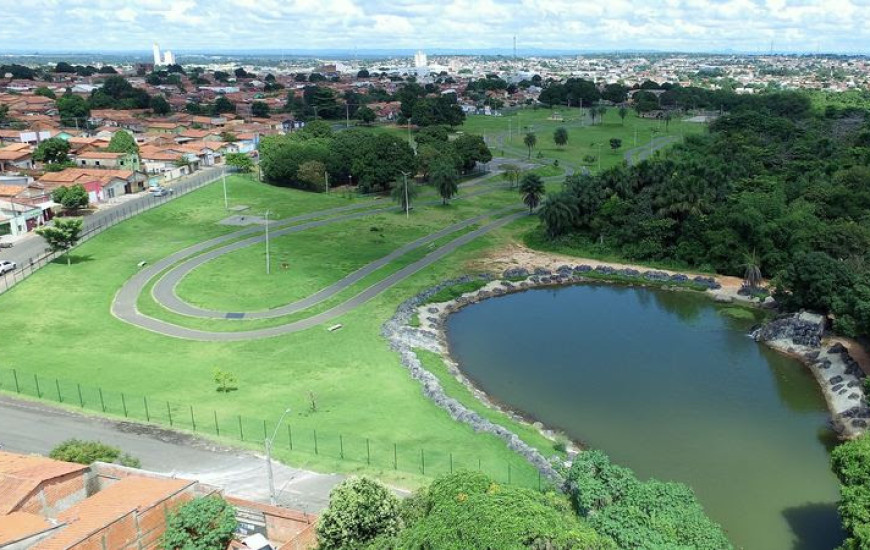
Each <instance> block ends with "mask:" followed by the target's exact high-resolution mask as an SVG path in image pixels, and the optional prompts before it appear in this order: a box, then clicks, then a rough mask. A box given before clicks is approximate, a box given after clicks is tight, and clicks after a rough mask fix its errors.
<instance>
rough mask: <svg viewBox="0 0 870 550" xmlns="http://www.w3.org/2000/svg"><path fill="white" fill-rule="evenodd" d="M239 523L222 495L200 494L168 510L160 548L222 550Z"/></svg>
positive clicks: (232, 509)
mask: <svg viewBox="0 0 870 550" xmlns="http://www.w3.org/2000/svg"><path fill="white" fill-rule="evenodd" d="M237 526H238V521H236V511H235V509H234V508H233V506H232V505H231V504H230V503H228V502H227V501H225V500H224V499H223V498H221V497H219V496H208V497H199V498H195V499H193V500H191V501H188V502H186V503H184V504H182V505H181V506H179V507H178V509H176V510H175V511H174V512H172V513H170V514H169V517H168V518H167V520H166V532H165V533H164V534H163V540H162V541H161V542H162V545H161V546H160V547H161V548H165V549H166V550H219V549H223V548H226V547H227V545H228V544H229V543H230V540H232V538H233V532H234V531H235V530H236V527H237Z"/></svg>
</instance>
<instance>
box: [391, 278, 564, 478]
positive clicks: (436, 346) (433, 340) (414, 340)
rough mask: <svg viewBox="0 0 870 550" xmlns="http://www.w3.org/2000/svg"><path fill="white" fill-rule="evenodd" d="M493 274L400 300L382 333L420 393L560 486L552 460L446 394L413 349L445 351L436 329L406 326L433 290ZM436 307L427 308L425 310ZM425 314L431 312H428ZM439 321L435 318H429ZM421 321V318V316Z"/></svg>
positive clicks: (451, 281)
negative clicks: (490, 436)
mask: <svg viewBox="0 0 870 550" xmlns="http://www.w3.org/2000/svg"><path fill="white" fill-rule="evenodd" d="M492 279H493V278H492V276H489V275H481V276H477V277H473V276H463V277H459V278H457V279H452V280H449V281H445V282H443V283H441V284H439V285H436V286H434V287H431V288H428V289H426V290H424V291H423V292H420V293H419V294H417V295H415V296H413V297H411V298H409V299H408V300H405V301H404V302H402V303H401V304H400V305H399V307H398V308H397V309H396V313H395V314H394V315H393V316H392V317H391V318H390V319H389V320H387V322H385V323H384V324H383V326H382V327H381V334H382V335H383V336H384V337H385V338H386V339H387V341H388V342H389V345H390V348H391V349H393V350H394V351H396V352H397V353H398V354H399V357H400V359H401V362H402V364H403V365H404V366H405V367H406V368H407V369H408V371H409V372H410V373H411V377H412V378H414V379H415V380H417V381H419V382H420V383H421V384H422V386H423V394H424V395H425V396H426V397H428V398H429V399H431V400H432V401H433V402H434V403H435V404H436V405H438V406H439V407H441V408H442V409H444V410H446V411H447V412H448V414H450V417H451V418H453V419H454V420H456V421H459V422H463V423H465V424H468V425H469V426H471V427H472V429H474V431H476V432H482V433H489V434H492V435H495V436H497V437H499V438H500V439H502V440H503V441H504V442H505V443H506V444H507V446H508V448H509V449H511V450H513V451H515V452H517V453H519V454H520V455H522V456H523V457H524V458H525V459H526V460H528V461H529V462H530V463H531V464H532V465H533V466H534V467H535V468H537V470H538V471H539V472H541V474H542V475H543V476H544V477H546V478H547V479H548V480H549V481H551V482H552V483H554V484H556V485H557V486H561V485H562V484H563V483H564V479H563V478H562V476H561V475H560V474H559V473H558V472H557V471H556V468H554V465H553V463H551V461H550V460H549V459H547V458H546V457H544V455H543V454H542V453H541V452H540V451H538V450H537V449H535V448H534V447H532V446H531V445H529V444H528V443H526V442H525V441H523V440H522V439H520V437H519V436H517V435H516V434H515V433H513V432H512V431H510V430H508V429H507V428H505V427H504V426H500V425H498V424H496V423H494V422H492V421H490V420H488V419H486V418H484V417H482V416H481V415H480V414H478V413H476V412H474V411H472V410H471V409H469V408H467V407H466V406H465V405H463V404H462V403H460V402H459V401H457V400H456V399H454V398H452V397H450V396H448V395H447V393H446V392H445V391H444V388H443V387H442V386H441V383H440V382H439V380H438V377H437V376H435V375H434V374H432V373H431V372H429V371H428V370H426V368H425V367H423V364H422V362H421V361H420V358H419V357H418V356H417V354H416V353H415V352H414V349H415V348H419V349H425V350H429V351H432V352H435V353H439V354H442V355H443V354H444V352H445V350H444V348H443V346H442V344H441V342H440V336H439V334H438V333H437V332H435V331H432V330H429V329H426V328H417V327H412V326H409V324H408V323H409V322H410V320H411V318H412V317H413V315H414V314H415V313H416V314H418V315H419V313H420V309H426V308H421V306H422V305H424V304H425V302H426V301H427V300H428V299H430V298H431V297H432V296H434V295H435V294H436V293H438V292H440V291H441V290H444V289H445V288H449V287H451V286H455V285H457V284H462V283H468V282H472V281H477V280H480V281H492ZM432 309H436V308H434V307H429V308H428V310H432ZM428 310H427V313H431V311H428ZM436 311H437V312H438V313H439V314H441V313H442V309H441V308H437V309H436ZM432 319H433V320H435V321H438V318H436V317H432ZM421 320H422V318H421Z"/></svg>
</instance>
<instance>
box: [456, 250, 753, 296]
mask: <svg viewBox="0 0 870 550" xmlns="http://www.w3.org/2000/svg"><path fill="white" fill-rule="evenodd" d="M566 264H569V265H570V264H586V265H589V266H592V267H593V268H594V267H597V266H599V265H606V266H610V267H613V268H615V269H637V270H638V271H645V270H648V269H651V268H649V267H646V266H642V265H636V264H625V263H615V262H603V261H600V260H593V259H592V258H579V257H577V256H568V255H566V254H556V253H553V252H541V251H539V250H533V249H531V248H529V247H527V246H525V245H523V244H520V243H518V242H512V243H510V244H509V245H507V246H504V247H502V248H497V249H495V250H492V251H490V252H488V253H487V254H485V255H483V256H482V257H480V258H479V259H477V260H474V261H472V262H470V263H469V268H471V269H473V270H476V271H492V272H495V273H502V272H504V270H506V269H510V268H512V267H528V266H535V267H545V268H547V269H550V270H555V269H556V268H557V267H559V266H561V265H566ZM656 271H663V272H665V273H667V274H669V275H673V274H675V273H682V274H684V275H688V276H690V277H694V276H695V275H702V276H707V274H704V273H696V272H692V271H679V272H677V271H671V270H668V269H656ZM715 277H716V280H717V281H718V282H719V283H720V284H721V285H722V288H721V289H719V290H716V291H711V292H714V293H716V294H727V295H732V294H733V295H736V294H737V291H738V290H740V287H741V286H743V280H742V279H740V277H729V276H723V275H716V276H715Z"/></svg>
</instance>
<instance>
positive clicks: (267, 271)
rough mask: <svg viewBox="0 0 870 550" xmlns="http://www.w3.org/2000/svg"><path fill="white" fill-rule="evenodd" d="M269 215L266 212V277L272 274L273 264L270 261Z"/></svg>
mask: <svg viewBox="0 0 870 550" xmlns="http://www.w3.org/2000/svg"><path fill="white" fill-rule="evenodd" d="M269 213H270V212H269V211H268V210H266V275H269V274H270V273H271V272H272V262H271V261H270V259H269Z"/></svg>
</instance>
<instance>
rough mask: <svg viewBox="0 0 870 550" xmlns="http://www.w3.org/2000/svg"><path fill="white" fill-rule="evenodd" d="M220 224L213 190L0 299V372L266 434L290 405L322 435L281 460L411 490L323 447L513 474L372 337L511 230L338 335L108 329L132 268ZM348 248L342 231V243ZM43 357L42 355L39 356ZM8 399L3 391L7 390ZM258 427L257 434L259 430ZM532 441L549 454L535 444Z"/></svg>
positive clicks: (277, 207)
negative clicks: (220, 383) (316, 443)
mask: <svg viewBox="0 0 870 550" xmlns="http://www.w3.org/2000/svg"><path fill="white" fill-rule="evenodd" d="M229 182H230V185H229V188H230V195H231V197H232V202H233V203H235V204H246V205H249V206H251V211H254V210H256V209H265V208H266V207H267V206H268V208H270V209H271V210H272V211H274V212H280V213H281V216H282V217H284V216H289V215H291V214H295V213H300V212H303V211H310V210H317V209H322V208H328V207H332V206H339V205H343V204H347V202H348V201H347V199H344V198H340V197H327V196H325V195H314V194H309V193H304V192H299V191H294V190H290V189H282V188H275V187H270V186H267V185H263V184H259V183H256V182H253V181H250V180H246V179H243V178H231V179H230V180H229ZM481 200H482V201H483V200H484V199H481ZM484 202H485V201H484ZM484 207H485V206H484V205H483V204H481V206H480V208H484ZM487 207H488V205H487ZM453 208H455V209H456V211H457V212H459V211H461V209H463V208H468V209H469V210H470V209H471V207H466V206H462V207H460V206H459V202H457V203H456V205H455V207H454V206H451V207H450V208H449V209H441V210H438V209H436V208H434V207H433V211H434V212H436V213H443V212H445V211H452V210H450V209H453ZM422 210H423V209H420V210H419V211H415V212H414V213H413V214H412V219H413V217H415V216H420V217H421V219H422V218H423V216H424V215H428V214H422ZM226 215H227V214H226V211H225V210H224V208H223V202H222V191H221V187H220V185H219V184H214V185H211V186H208V187H206V188H204V189H202V190H200V191H197V192H196V193H192V194H190V195H187V196H185V197H181V198H179V199H177V200H174V201H172V202H170V203H168V204H166V205H164V206H161V207H159V208H156V209H154V210H151V211H149V212H146V213H143V214H142V215H140V216H137V217H136V218H133V219H132V220H129V221H127V222H124V223H121V224H119V225H118V226H116V227H114V228H112V229H109V230H108V231H106V232H105V233H103V234H102V235H100V236H98V237H96V238H94V239H92V240H91V241H89V242H87V243H85V244H83V245H82V246H81V247H79V248H78V249H76V250H75V251H74V253H73V257H74V259H75V262H74V263H73V265H72V266H70V267H67V266H66V265H65V264H63V263H56V264H52V265H50V266H48V267H46V268H45V269H43V270H41V271H39V272H38V273H37V274H35V275H34V276H32V277H31V278H29V279H28V280H27V281H25V282H24V283H22V284H20V285H17V286H16V287H15V288H13V289H12V290H11V291H9V292H8V293H5V294H3V295H2V296H0V310H2V312H3V322H4V326H5V327H7V328H6V331H7V334H14V337H10V338H8V339H5V341H4V344H3V350H4V358H5V359H4V362H3V364H2V365H0V368H4V369H16V370H17V371H18V372H20V373H22V375H24V373H28V374H33V373H37V374H39V376H41V377H45V378H47V379H53V378H59V379H61V380H62V381H65V382H64V384H67V385H69V384H72V387H75V384H76V383H81V384H82V385H84V386H86V387H88V388H95V387H100V388H102V390H103V391H104V392H105V394H106V395H107V396H108V395H118V394H120V393H121V392H124V393H125V394H126V396H127V400H128V406H131V405H129V403H141V402H142V399H141V398H142V397H143V396H147V397H148V399H149V400H150V401H152V403H155V402H156V403H163V402H169V403H172V408H175V407H180V409H181V410H184V407H183V406H182V405H186V404H190V405H195V407H196V409H197V410H198V411H213V412H214V413H215V416H219V417H220V418H221V419H222V420H221V422H222V423H223V422H226V419H233V418H235V417H237V416H241V417H243V418H245V419H263V420H266V421H267V422H268V423H270V424H271V423H274V422H275V421H276V420H277V417H278V416H280V412H281V411H282V410H283V409H284V408H285V407H287V406H290V407H292V409H293V411H294V412H293V414H292V416H291V418H290V424H291V426H292V429H293V430H295V431H296V433H299V434H306V433H312V432H313V430H317V432H318V434H319V435H320V437H321V448H320V452H319V454H314V453H313V452H312V451H313V449H311V448H310V446H309V447H308V448H305V447H304V446H302V445H300V444H299V443H298V442H297V444H296V446H295V447H294V451H292V452H290V451H289V449H286V448H285V449H277V450H276V451H277V455H278V456H281V457H282V458H284V459H286V460H288V461H289V462H291V463H293V464H298V465H302V466H309V467H312V468H318V469H327V470H342V471H359V470H365V471H370V472H373V473H376V474H378V475H382V476H383V477H386V478H388V479H391V480H393V481H396V482H399V483H407V484H414V483H416V482H417V481H418V477H417V476H416V475H415V474H414V473H408V472H407V470H406V471H404V472H403V471H402V468H399V471H393V470H392V469H391V468H390V467H389V464H386V467H385V463H384V462H383V461H380V462H379V463H378V465H375V464H373V465H372V466H367V465H366V464H365V463H364V462H360V461H358V460H357V461H341V460H336V457H337V456H338V452H329V448H328V447H335V448H336V449H337V448H338V445H339V444H340V443H339V442H340V441H343V442H344V443H346V445H347V446H348V447H351V446H353V445H354V442H356V443H355V444H356V447H355V448H356V452H357V453H358V452H359V449H360V445H361V442H362V441H364V440H365V439H366V438H368V439H369V440H370V441H371V442H372V443H371V445H372V448H377V449H379V452H380V453H381V454H384V453H387V450H388V449H393V447H392V446H391V445H392V443H396V445H397V447H396V448H397V449H398V452H399V453H400V456H402V457H403V458H402V460H403V461H404V462H407V461H409V460H411V459H410V458H409V457H417V454H418V450H419V449H425V453H426V459H425V462H426V464H427V465H428V469H427V475H428V473H429V472H432V473H435V472H437V471H439V470H438V469H437V468H438V467H439V466H440V468H441V470H440V471H445V469H446V460H447V457H448V456H451V455H452V458H453V461H455V463H456V464H457V467H458V465H459V464H462V463H463V461H465V462H464V463H465V464H466V465H470V464H472V463H475V462H477V461H480V464H483V465H484V467H486V464H492V465H494V466H493V467H501V466H503V465H504V464H507V463H508V462H514V463H516V460H517V457H516V455H514V454H513V453H511V452H510V451H508V449H507V448H506V447H505V445H504V444H503V443H502V442H501V441H500V440H498V439H497V438H495V437H493V436H484V435H480V434H475V433H474V432H473V431H472V430H471V429H470V428H468V427H467V426H465V425H463V424H459V423H457V422H454V421H453V420H451V419H450V418H449V416H448V415H447V413H446V412H444V411H443V410H441V409H440V408H438V407H436V406H435V405H433V404H432V403H430V402H429V401H428V400H427V399H426V398H424V397H423V396H422V394H421V390H420V387H419V384H418V383H417V382H415V381H413V380H412V379H411V378H410V377H409V376H408V373H407V371H406V370H405V369H404V367H402V366H401V364H400V363H399V360H398V357H397V356H396V354H395V353H393V352H392V351H390V350H389V348H388V347H387V345H386V342H385V341H384V340H383V338H382V337H381V336H380V326H381V324H382V323H383V321H384V320H386V319H387V318H388V317H390V316H391V315H392V314H393V313H394V311H395V307H396V304H398V303H399V302H400V301H402V300H404V299H405V298H406V297H408V296H410V295H411V294H413V293H414V292H415V291H417V290H419V289H421V288H424V287H427V286H429V285H432V284H435V283H436V282H439V281H441V280H443V279H445V278H447V277H450V276H454V275H456V274H459V273H464V272H466V271H467V267H466V266H467V265H468V263H469V262H471V261H473V260H474V259H475V258H477V257H478V256H479V254H480V252H481V251H482V250H484V249H487V248H489V247H491V246H493V245H496V244H498V243H502V242H505V240H507V239H509V238H512V237H513V235H514V232H515V231H516V229H515V228H512V227H510V226H509V227H506V228H503V229H501V230H499V231H497V232H496V233H493V234H490V235H487V236H485V237H483V238H480V239H478V240H476V241H474V242H473V243H471V244H469V245H467V246H465V247H463V249H461V250H460V251H459V252H457V253H455V254H453V255H451V256H450V257H449V258H448V259H447V260H446V261H442V262H439V263H438V264H436V265H434V266H432V267H430V268H428V269H426V270H424V271H422V272H420V273H418V274H416V275H414V276H413V277H411V278H409V279H408V280H406V281H404V282H403V283H401V284H399V285H397V286H396V287H393V288H391V289H389V290H387V291H386V292H384V293H383V294H382V295H380V296H378V297H377V298H375V299H373V300H372V301H370V302H368V303H367V304H365V305H364V306H363V307H361V308H359V309H357V310H355V311H353V312H351V313H349V314H347V315H345V316H343V317H342V318H341V319H340V321H341V322H342V323H343V325H344V328H343V329H342V330H340V331H337V332H328V331H326V330H325V329H324V328H323V327H317V328H314V329H311V330H308V331H305V332H302V333H298V334H293V335H287V336H282V337H277V338H271V339H267V340H258V341H249V342H235V343H203V342H192V341H185V340H177V339H172V338H167V337H164V336H160V335H157V334H152V333H149V332H147V331H143V330H141V329H139V328H136V327H133V326H129V325H126V324H124V323H122V322H120V321H119V320H117V319H115V318H114V317H112V315H111V314H110V311H109V306H110V303H111V301H112V298H113V296H114V294H115V292H116V291H117V289H118V288H119V287H120V286H121V284H122V283H123V282H124V281H125V280H126V279H128V278H129V277H130V276H131V275H132V274H133V273H134V272H135V271H136V270H137V269H138V268H137V265H136V264H137V263H138V262H139V261H142V260H145V261H149V262H153V261H155V260H157V259H159V258H161V257H164V256H166V255H168V254H169V253H171V252H173V251H176V250H180V249H182V248H184V247H186V246H189V245H191V244H194V243H196V242H199V241H202V240H204V239H207V238H209V237H213V236H216V235H220V234H224V233H226V232H228V231H230V230H231V229H230V228H227V227H226V226H221V225H217V224H216V223H215V222H217V221H219V220H221V219H223V218H224V217H225V216H226ZM360 223H362V224H366V223H368V222H364V221H361V222H360ZM395 223H397V224H398V223H399V221H398V220H396V222H395ZM433 223H434V221H433ZM352 237H353V232H352V231H348V233H347V239H352ZM317 240H320V239H317ZM346 242H347V241H346ZM333 250H334V251H337V250H338V249H333ZM380 252H383V250H379V251H378V253H380ZM336 253H337V252H336ZM360 261H362V260H360ZM257 263H258V264H259V262H257ZM335 275H337V273H334V276H335ZM157 307H159V306H157ZM37 349H38V350H39V353H34V350H37ZM216 368H220V369H223V370H226V371H229V372H231V373H233V374H235V375H236V377H237V378H238V391H234V392H230V393H219V392H217V391H216V390H215V384H214V382H213V380H212V378H213V371H214V369H216ZM3 389H5V390H7V391H8V390H10V389H11V388H10V385H9V383H8V382H7V383H6V384H5V385H4V386H3ZM311 395H314V396H315V399H316V402H317V410H316V411H313V410H312V409H311V407H310V396H311ZM139 408H140V409H141V405H139ZM166 408H169V406H168V405H167V407H166ZM110 409H111V407H110ZM114 410H116V411H117V408H116V409H114ZM131 414H132V413H131ZM207 416H209V415H207ZM140 417H141V418H143V419H144V416H140ZM254 425H255V426H257V425H260V424H257V421H255V422H254ZM246 431H248V429H247V428H246ZM70 435H71V436H73V435H74V434H70ZM339 436H341V437H339ZM310 439H311V438H310V437H307V438H305V440H306V441H307V440H310ZM533 443H534V444H538V445H541V446H544V447H546V445H547V444H546V441H545V440H543V439H540V440H537V441H535V442H533ZM327 446H328V447H327ZM333 450H334V449H333ZM544 450H545V451H548V452H551V451H552V449H546V448H545V449H544ZM347 453H351V450H350V449H348V450H347ZM402 453H404V454H402ZM357 456H359V455H358V454H357ZM439 457H440V458H439ZM415 459H416V458H415ZM388 462H389V461H388ZM499 465H501V466H499ZM516 467H517V468H518V469H519V468H521V464H520V465H517V466H516ZM514 475H518V470H517V469H515V470H514Z"/></svg>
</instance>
